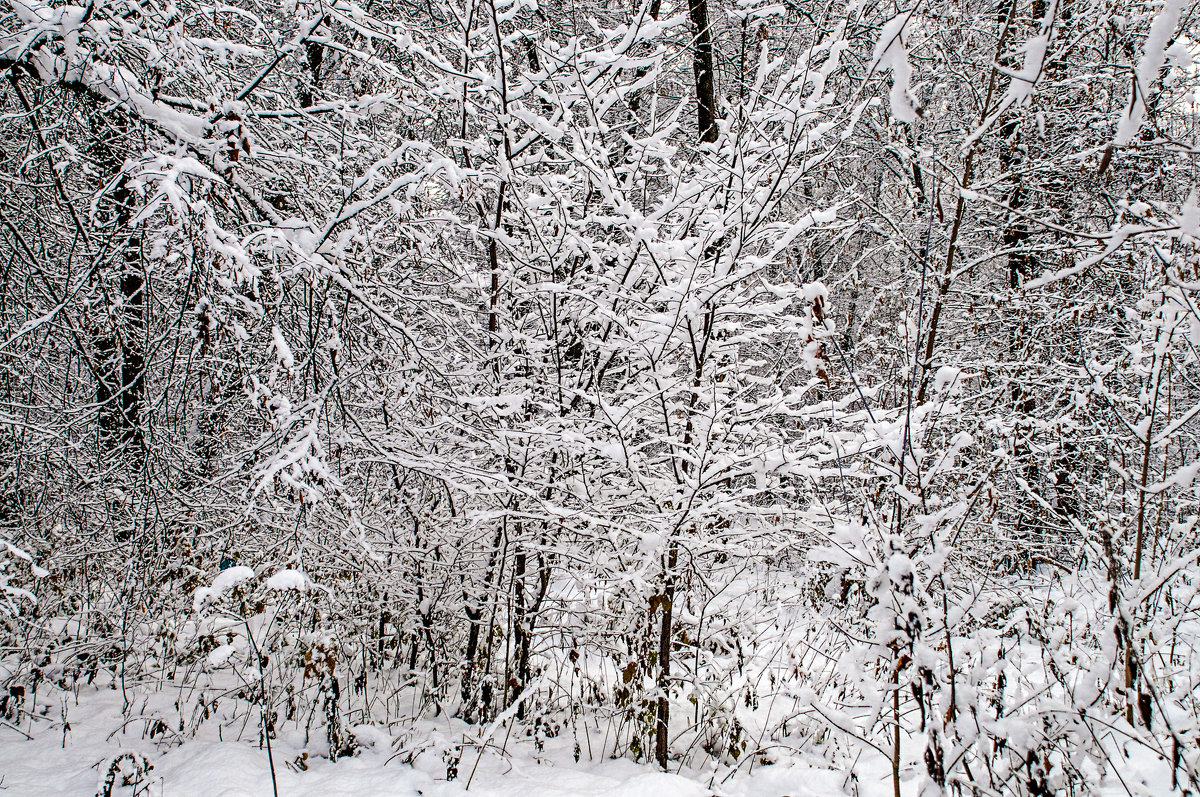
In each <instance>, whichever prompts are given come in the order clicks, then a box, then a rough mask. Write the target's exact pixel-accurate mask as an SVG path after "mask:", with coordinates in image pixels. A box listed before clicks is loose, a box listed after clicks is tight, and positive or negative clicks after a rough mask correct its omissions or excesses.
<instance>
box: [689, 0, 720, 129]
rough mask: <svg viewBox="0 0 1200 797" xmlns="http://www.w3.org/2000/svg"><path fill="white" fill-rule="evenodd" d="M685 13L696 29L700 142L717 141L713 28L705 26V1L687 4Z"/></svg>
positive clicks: (699, 0)
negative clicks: (687, 13)
mask: <svg viewBox="0 0 1200 797" xmlns="http://www.w3.org/2000/svg"><path fill="white" fill-rule="evenodd" d="M688 12H689V13H690V14H691V17H692V24H693V25H694V26H695V27H696V50H695V55H694V57H693V60H692V69H693V70H694V72H695V74H696V123H697V130H698V135H699V137H700V141H702V142H707V143H711V142H713V141H716V140H717V101H716V79H715V78H716V76H715V75H714V74H713V39H712V28H710V27H709V24H708V0H688Z"/></svg>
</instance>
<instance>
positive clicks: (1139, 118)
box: [1113, 0, 1184, 147]
mask: <svg viewBox="0 0 1200 797" xmlns="http://www.w3.org/2000/svg"><path fill="white" fill-rule="evenodd" d="M1183 6H1184V3H1183V0H1166V2H1165V3H1163V7H1162V10H1161V11H1159V12H1158V15H1157V16H1156V17H1155V18H1154V22H1153V24H1151V25H1150V33H1149V34H1148V35H1147V36H1146V44H1145V47H1144V48H1143V49H1142V59H1141V60H1140V61H1138V65H1137V71H1136V72H1135V76H1136V79H1137V80H1136V82H1135V84H1134V90H1133V96H1132V97H1131V98H1130V102H1129V110H1128V111H1126V112H1125V116H1124V118H1122V119H1121V123H1120V124H1119V125H1117V135H1116V137H1115V138H1114V139H1113V143H1114V144H1116V145H1117V146H1118V147H1120V146H1124V145H1125V144H1128V143H1129V142H1130V141H1132V140H1133V137H1134V136H1135V135H1137V132H1138V130H1140V129H1141V128H1142V123H1143V122H1144V121H1145V120H1146V92H1148V91H1149V90H1150V87H1151V86H1153V85H1154V82H1155V80H1157V79H1158V70H1160V69H1162V66H1163V63H1164V62H1165V61H1166V58H1167V42H1168V41H1169V40H1170V38H1171V34H1172V33H1174V32H1175V26H1176V25H1178V24H1179V15H1180V14H1181V13H1183Z"/></svg>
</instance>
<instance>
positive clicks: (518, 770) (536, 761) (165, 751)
mask: <svg viewBox="0 0 1200 797" xmlns="http://www.w3.org/2000/svg"><path fill="white" fill-rule="evenodd" d="M172 700H173V696H171V695H170V694H169V693H167V692H156V693H154V694H152V695H151V696H149V697H147V696H145V695H139V696H137V697H136V698H135V699H133V701H132V703H131V709H130V712H129V715H128V717H123V715H122V711H121V705H122V698H121V692H120V691H118V690H111V689H101V688H96V687H85V688H81V689H80V690H79V697H78V700H76V697H75V694H74V693H73V692H55V691H51V692H49V693H47V694H39V695H38V697H37V710H38V713H41V712H44V715H42V716H37V717H34V718H30V717H29V715H28V714H23V715H22V717H21V718H20V720H19V724H18V725H13V724H11V723H7V722H0V797H41V796H42V795H61V796H62V797H76V796H78V797H91V795H96V794H97V793H98V791H99V790H100V789H101V786H102V782H103V780H104V774H105V772H106V771H107V770H108V768H109V764H110V763H111V762H112V761H113V760H114V759H115V758H117V757H119V756H121V754H122V753H126V752H130V753H133V754H135V755H139V756H142V757H144V759H145V760H146V761H147V762H148V763H149V764H151V766H152V767H153V768H152V770H150V771H149V773H148V774H147V775H146V776H145V777H143V778H141V779H140V780H139V782H138V783H137V784H136V785H135V786H130V785H125V786H121V785H120V778H119V777H118V778H117V781H118V785H117V787H116V788H114V789H113V790H112V792H111V794H112V795H114V797H115V796H117V795H120V797H174V796H175V795H179V796H180V797H238V796H239V795H248V796H250V797H256V796H257V795H268V797H269V796H270V795H272V793H273V790H272V785H271V769H270V766H269V764H268V759H267V751H266V750H265V749H260V748H259V746H258V736H259V734H258V731H257V728H256V725H255V720H256V719H257V717H256V716H249V717H248V716H246V714H245V712H244V711H242V712H241V714H240V715H236V716H235V717H234V718H232V719H233V720H235V721H227V722H222V721H219V720H214V721H210V722H208V723H204V724H203V725H202V727H201V729H200V732H199V733H198V734H197V736H196V737H195V738H188V739H182V738H180V737H179V736H178V735H176V734H175V732H174V731H172V730H171V729H170V728H167V729H166V730H165V731H163V730H161V728H162V726H157V727H158V728H159V729H160V730H158V731H156V732H155V736H156V737H157V738H155V739H151V738H148V736H149V733H150V731H151V730H152V729H154V728H155V727H156V725H157V721H158V720H160V719H161V720H167V719H169V718H170V713H171V712H170V707H171V705H172ZM243 705H244V704H243ZM64 711H65V720H64ZM177 717H178V715H177V714H176V721H178V720H177ZM239 717H240V719H239ZM64 725H69V730H67V731H66V733H65V734H64ZM477 730H478V729H477V728H472V727H471V726H467V725H465V724H463V723H461V722H459V721H457V720H448V719H446V718H444V717H443V718H442V719H440V720H436V719H435V720H427V721H423V722H420V723H416V724H412V723H409V724H405V725H403V726H399V725H398V726H396V728H395V729H393V731H392V732H391V733H389V732H388V731H386V730H384V729H382V728H380V727H365V726H360V727H358V728H355V729H354V733H355V736H356V737H357V739H358V741H359V744H360V751H359V753H358V754H357V755H355V756H353V757H348V758H342V759H341V760H339V761H337V762H336V763H333V762H331V761H329V760H328V758H326V757H323V750H322V739H321V738H320V737H319V736H318V735H317V733H319V729H318V730H317V731H314V738H313V739H312V740H310V741H311V742H312V743H311V744H309V745H306V744H305V740H304V738H303V732H302V731H298V730H292V731H281V732H280V736H279V738H277V739H275V740H274V742H273V744H272V755H273V759H274V762H275V776H276V779H277V782H278V793H279V795H281V797H309V796H311V797H366V796H370V797H375V796H376V795H378V796H379V797H393V796H394V797H415V796H416V795H421V797H445V796H446V795H463V794H470V795H479V796H480V797H891V795H892V783H891V774H890V769H889V767H888V763H887V762H886V761H885V760H883V759H882V757H880V756H875V757H874V758H871V757H870V756H868V755H866V754H864V755H862V756H859V757H858V761H857V764H856V766H855V777H854V778H852V779H849V778H848V777H847V773H846V772H845V771H843V770H841V769H838V768H834V767H831V766H830V765H829V764H828V763H826V762H824V761H822V760H821V759H819V758H817V757H811V756H810V757H805V756H802V755H800V754H792V755H791V756H788V755H777V758H778V759H779V760H780V761H781V763H775V764H772V765H768V766H762V765H757V762H754V763H753V764H752V765H749V766H744V767H738V768H737V769H736V770H734V771H732V772H731V771H730V770H729V769H728V768H725V769H723V770H721V771H719V772H717V773H716V774H715V775H714V774H713V773H712V772H711V771H709V772H695V771H686V770H685V771H683V772H682V773H664V772H659V771H657V769H656V768H655V767H654V766H653V765H650V764H639V763H635V762H634V761H631V760H629V759H627V758H616V759H612V758H609V757H607V756H604V755H602V754H600V755H594V757H593V758H592V759H591V760H589V757H588V755H587V752H586V748H585V749H584V751H583V754H582V755H581V758H580V761H579V762H575V761H574V760H573V759H574V756H573V753H574V751H573V744H574V741H573V738H572V737H571V736H570V734H567V733H564V734H562V735H561V736H559V737H556V738H552V739H548V740H546V741H545V744H544V749H543V750H541V751H536V750H535V748H534V745H533V743H532V742H531V741H530V740H528V739H523V740H516V739H514V738H512V736H510V737H509V738H508V739H504V740H500V739H496V740H494V742H495V743H494V744H493V745H489V746H488V748H487V750H486V752H485V753H484V754H483V755H480V754H479V752H478V749H477V748H475V747H473V746H472V745H470V744H469V743H468V744H466V745H465V746H463V747H462V748H461V749H462V753H461V757H460V760H459V762H458V774H457V777H456V778H455V779H453V780H448V779H447V759H448V758H449V759H452V758H453V751H454V750H455V747H456V745H458V744H461V742H462V741H463V740H464V738H465V737H464V734H470V733H471V732H472V731H477ZM600 734H601V735H602V732H600ZM239 735H240V738H239ZM593 738H595V739H596V744H597V745H601V744H602V742H601V741H600V738H599V736H595V737H593ZM910 741H911V742H913V743H912V744H906V745H905V747H906V748H907V749H906V750H905V754H904V758H905V760H906V763H905V765H904V768H903V775H902V784H901V787H902V788H901V792H902V795H903V797H916V795H917V794H918V793H919V791H920V787H921V782H922V780H921V772H920V767H919V766H918V763H917V758H918V756H919V752H920V750H919V744H918V742H919V740H916V739H913V740H910ZM325 749H327V748H325ZM305 750H308V751H311V755H310V757H308V758H307V759H306V760H305V762H304V763H305V766H306V767H307V768H306V769H304V770H301V769H299V768H297V767H295V766H294V763H289V762H295V761H297V760H298V759H299V758H300V756H301V755H302V754H303V752H304V751H305ZM593 752H594V754H595V753H599V750H594V751H593ZM1124 757H1125V760H1126V763H1127V768H1125V769H1124V770H1123V773H1122V781H1118V780H1115V779H1112V778H1111V777H1110V778H1109V779H1106V788H1103V789H1101V790H1100V791H1098V792H1097V795H1098V797H1100V796H1102V797H1109V795H1112V796H1113V797H1115V795H1118V794H1121V795H1129V794H1133V795H1139V797H1158V796H1159V795H1167V794H1170V793H1172V791H1171V787H1170V780H1169V770H1167V769H1166V768H1165V766H1164V765H1163V762H1161V761H1155V760H1153V759H1154V757H1153V756H1148V755H1146V754H1144V753H1142V752H1139V751H1138V750H1137V749H1132V748H1131V749H1128V750H1126V751H1124ZM748 763H750V762H746V761H744V762H743V764H748ZM125 771H128V766H127V767H126V769H125Z"/></svg>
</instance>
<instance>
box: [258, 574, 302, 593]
mask: <svg viewBox="0 0 1200 797" xmlns="http://www.w3.org/2000/svg"><path fill="white" fill-rule="evenodd" d="M307 588H308V579H307V578H305V577H304V574H303V573H301V572H300V571H299V570H280V571H279V572H278V573H276V574H275V575H273V576H271V577H270V578H268V579H267V589H273V590H276V591H279V592H285V591H287V590H289V589H294V590H296V591H297V592H303V591H304V590H305V589H307Z"/></svg>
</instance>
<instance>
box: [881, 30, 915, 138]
mask: <svg viewBox="0 0 1200 797" xmlns="http://www.w3.org/2000/svg"><path fill="white" fill-rule="evenodd" d="M909 17H910V15H909V14H900V15H897V16H895V17H892V18H891V19H890V20H888V22H887V23H886V24H885V25H884V26H883V30H882V31H881V32H880V34H879V42H878V43H877V44H876V45H875V55H874V58H873V59H872V63H871V68H872V69H888V70H890V71H891V73H892V92H891V95H890V99H891V103H892V116H893V117H894V118H895V119H896V120H897V121H900V122H905V123H906V124H912V123H913V122H915V121H917V108H916V105H915V103H914V102H913V96H912V92H911V90H910V88H909V86H910V84H911V83H912V64H910V63H909V62H908V49H907V48H906V47H905V43H904V26H905V24H907V23H908V20H909Z"/></svg>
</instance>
